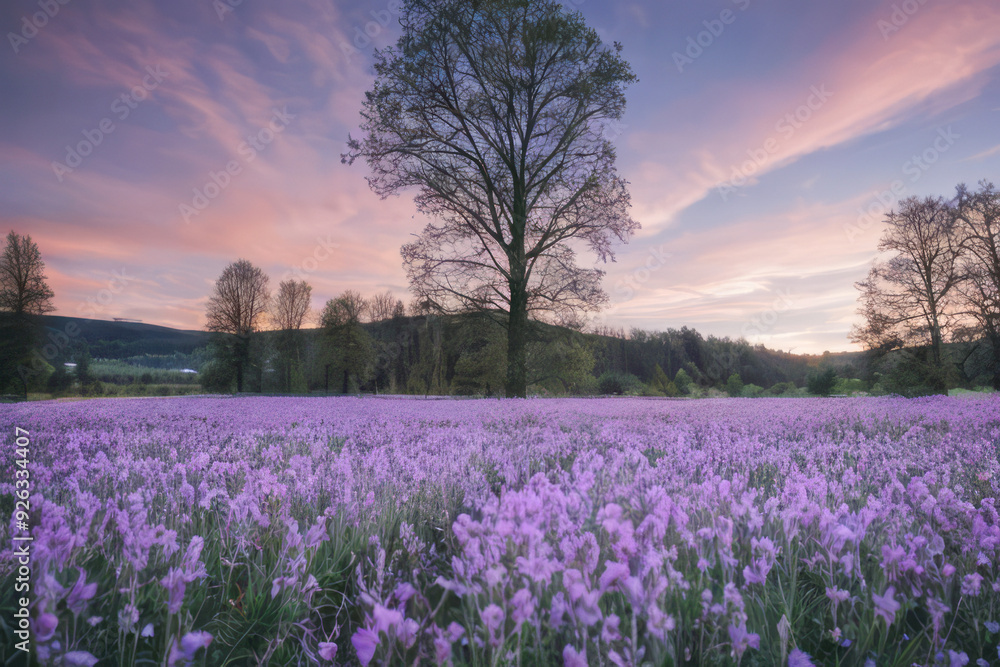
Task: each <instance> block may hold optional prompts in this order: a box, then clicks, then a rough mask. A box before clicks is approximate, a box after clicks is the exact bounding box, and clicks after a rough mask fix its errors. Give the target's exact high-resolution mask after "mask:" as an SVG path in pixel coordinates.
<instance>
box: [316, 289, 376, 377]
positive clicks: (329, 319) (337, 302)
mask: <svg viewBox="0 0 1000 667" xmlns="http://www.w3.org/2000/svg"><path fill="white" fill-rule="evenodd" d="M365 311H366V305H365V301H364V299H362V298H361V295H360V294H358V293H357V292H354V291H351V290H347V291H345V292H344V293H343V294H341V295H340V296H339V297H337V298H336V299H330V300H329V301H327V303H326V306H325V307H324V308H323V314H322V315H321V316H320V322H321V324H322V326H323V331H324V336H325V338H326V341H327V344H328V346H329V354H328V355H327V359H328V362H327V363H328V368H329V370H330V371H331V372H330V373H329V375H328V376H327V377H328V379H330V380H332V382H333V386H334V387H339V391H340V392H341V393H344V394H347V393H354V392H356V391H359V390H360V388H361V387H362V385H364V384H365V383H366V382H367V381H368V379H369V378H370V377H371V375H372V373H373V372H374V365H375V351H374V349H373V347H372V341H371V337H370V336H369V335H368V333H367V332H366V331H365V330H364V328H363V327H362V326H361V317H362V316H363V315H364V313H365ZM327 389H329V387H327Z"/></svg>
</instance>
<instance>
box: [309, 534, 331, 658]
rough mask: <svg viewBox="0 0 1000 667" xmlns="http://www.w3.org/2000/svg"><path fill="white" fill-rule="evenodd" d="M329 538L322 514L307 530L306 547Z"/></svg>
mask: <svg viewBox="0 0 1000 667" xmlns="http://www.w3.org/2000/svg"><path fill="white" fill-rule="evenodd" d="M329 540H330V534H329V532H328V531H327V530H326V517H325V516H321V517H319V518H318V519H316V523H314V524H313V525H312V526H310V527H309V530H308V531H306V538H305V548H306V549H307V550H309V549H315V548H316V547H318V546H319V545H320V544H321V543H323V542H328V541H329ZM334 652H336V649H334ZM332 659H333V658H331V660H332Z"/></svg>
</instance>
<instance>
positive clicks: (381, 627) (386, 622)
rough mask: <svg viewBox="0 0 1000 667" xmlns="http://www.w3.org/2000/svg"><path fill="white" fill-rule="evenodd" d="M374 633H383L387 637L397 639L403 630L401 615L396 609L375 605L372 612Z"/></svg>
mask: <svg viewBox="0 0 1000 667" xmlns="http://www.w3.org/2000/svg"><path fill="white" fill-rule="evenodd" d="M372 618H373V619H374V620H375V628H374V630H375V632H384V633H385V634H386V636H387V637H398V636H399V635H400V634H401V631H402V629H403V614H402V612H400V611H399V610H398V609H389V608H387V607H385V606H383V605H380V604H376V605H375V608H374V609H373V610H372Z"/></svg>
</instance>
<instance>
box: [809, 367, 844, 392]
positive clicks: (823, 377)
mask: <svg viewBox="0 0 1000 667" xmlns="http://www.w3.org/2000/svg"><path fill="white" fill-rule="evenodd" d="M836 384H837V371H835V370H834V369H832V368H827V369H826V370H824V371H819V372H817V373H814V374H812V375H810V376H809V380H808V382H807V383H806V388H807V389H808V390H809V393H810V394H815V395H817V396H829V395H830V394H831V393H833V388H834V386H835V385H836Z"/></svg>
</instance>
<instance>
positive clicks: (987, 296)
mask: <svg viewBox="0 0 1000 667" xmlns="http://www.w3.org/2000/svg"><path fill="white" fill-rule="evenodd" d="M957 203H958V206H957V207H956V216H955V217H956V221H957V227H958V232H959V235H960V237H961V240H962V246H963V258H962V268H963V274H964V275H963V277H964V280H963V281H962V282H961V284H960V285H959V292H960V294H961V297H962V301H963V306H964V309H965V313H966V314H967V315H968V316H969V317H970V318H971V320H972V321H973V322H974V323H975V325H976V327H975V329H976V331H975V335H977V336H979V337H980V338H982V339H985V341H986V342H987V343H988V344H989V347H990V350H989V354H990V360H989V364H990V372H991V373H992V376H993V377H992V383H993V387H994V388H995V389H1000V191H998V190H997V189H996V187H995V186H994V185H993V184H992V183H989V182H987V181H983V182H981V183H980V184H979V190H977V191H970V190H969V189H968V188H966V187H965V186H963V185H960V186H959V187H958V193H957Z"/></svg>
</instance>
